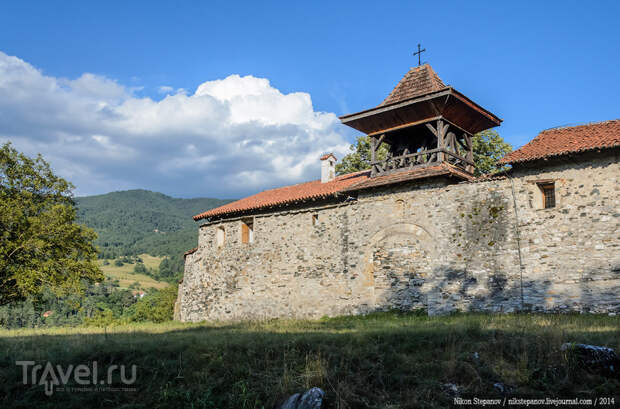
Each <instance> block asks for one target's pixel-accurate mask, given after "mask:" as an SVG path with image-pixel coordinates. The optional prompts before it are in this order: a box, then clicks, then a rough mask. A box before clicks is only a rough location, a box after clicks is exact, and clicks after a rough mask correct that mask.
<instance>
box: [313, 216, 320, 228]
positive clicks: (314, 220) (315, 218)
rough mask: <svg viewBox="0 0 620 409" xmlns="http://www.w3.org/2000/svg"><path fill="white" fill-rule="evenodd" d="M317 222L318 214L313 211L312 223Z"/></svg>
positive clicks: (314, 224)
mask: <svg viewBox="0 0 620 409" xmlns="http://www.w3.org/2000/svg"><path fill="white" fill-rule="evenodd" d="M318 222H319V215H318V214H316V213H315V214H313V215H312V225H313V226H316V224H317V223H318Z"/></svg>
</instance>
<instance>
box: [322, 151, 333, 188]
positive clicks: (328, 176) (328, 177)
mask: <svg viewBox="0 0 620 409" xmlns="http://www.w3.org/2000/svg"><path fill="white" fill-rule="evenodd" d="M320 159H321V183H327V182H331V181H332V180H334V178H335V177H336V161H337V159H336V157H335V156H334V154H333V153H327V154H325V155H323V156H321V158H320Z"/></svg>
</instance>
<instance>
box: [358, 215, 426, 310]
mask: <svg viewBox="0 0 620 409" xmlns="http://www.w3.org/2000/svg"><path fill="white" fill-rule="evenodd" d="M434 253H435V249H434V246H433V240H432V237H431V235H430V234H429V233H428V232H427V231H426V230H425V229H423V228H422V227H420V226H417V225H414V224H402V223H400V224H396V225H393V226H390V227H387V228H385V229H383V230H381V231H379V232H377V233H376V234H375V235H374V236H373V237H372V238H371V240H370V242H369V245H368V248H367V251H366V257H365V259H366V269H365V270H366V273H367V274H368V278H369V279H370V280H371V283H372V287H373V291H372V292H373V295H372V298H373V299H372V302H373V304H374V309H378V310H381V309H391V308H397V309H401V310H406V311H407V310H415V309H419V308H426V306H427V301H426V296H425V294H424V293H423V292H422V285H423V284H424V283H425V281H426V280H427V278H429V275H430V274H431V272H432V271H433V260H434Z"/></svg>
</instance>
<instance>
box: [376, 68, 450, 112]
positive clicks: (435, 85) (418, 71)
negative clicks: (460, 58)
mask: <svg viewBox="0 0 620 409" xmlns="http://www.w3.org/2000/svg"><path fill="white" fill-rule="evenodd" d="M445 88H447V87H446V85H445V84H444V83H443V81H441V78H439V76H438V75H437V74H436V73H435V71H433V69H432V68H431V66H430V65H428V64H424V65H421V66H419V67H414V68H411V69H410V70H409V72H408V73H407V74H405V76H404V77H403V78H402V79H401V80H400V82H399V83H398V84H396V87H395V88H394V89H393V90H392V92H391V93H390V95H388V97H387V98H386V99H385V100H384V101H383V102H382V103H381V105H379V106H383V105H389V104H395V103H397V102H401V101H404V100H407V99H410V98H414V97H417V96H420V95H424V94H428V93H430V92H435V91H440V90H442V89H445Z"/></svg>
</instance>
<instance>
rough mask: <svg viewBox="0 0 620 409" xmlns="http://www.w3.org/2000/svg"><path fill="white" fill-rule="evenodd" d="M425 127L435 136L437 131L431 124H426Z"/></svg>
mask: <svg viewBox="0 0 620 409" xmlns="http://www.w3.org/2000/svg"><path fill="white" fill-rule="evenodd" d="M426 127H427V128H428V129H430V131H431V132H432V133H433V135H435V136H437V130H436V129H435V128H433V125H431V124H426Z"/></svg>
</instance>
